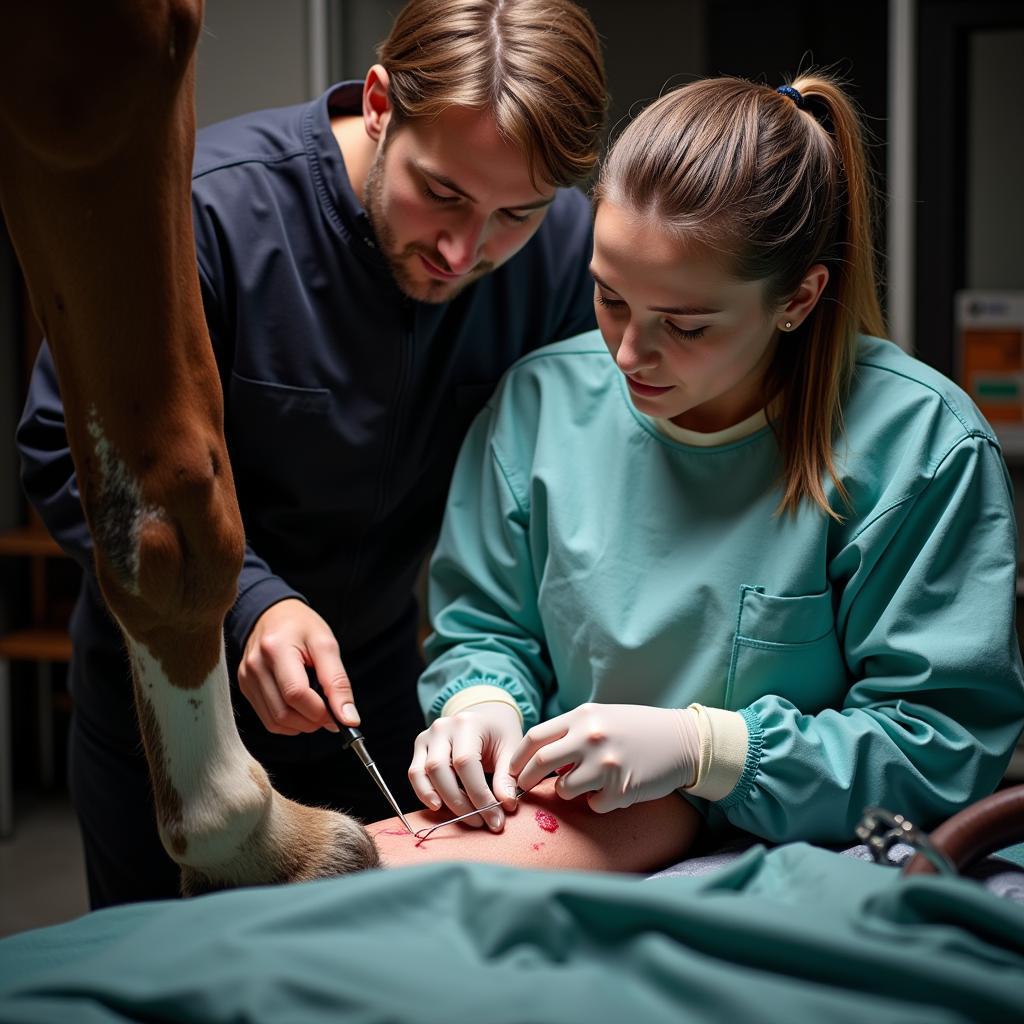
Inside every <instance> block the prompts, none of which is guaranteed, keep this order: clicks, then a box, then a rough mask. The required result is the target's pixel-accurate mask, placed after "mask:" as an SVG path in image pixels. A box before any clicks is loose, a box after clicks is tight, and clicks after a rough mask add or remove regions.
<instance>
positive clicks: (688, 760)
mask: <svg viewBox="0 0 1024 1024" xmlns="http://www.w3.org/2000/svg"><path fill="white" fill-rule="evenodd" d="M699 763H700V734H699V732H698V728H697V714H696V712H695V711H692V710H690V709H689V708H651V707H645V706H644V705H640V704H581V705H580V706H579V707H578V708H574V709H573V710H572V711H567V712H566V713H565V714H564V715H559V716H558V717H557V718H552V719H551V720H550V721H547V722H541V724H540V725H535V726H534V727H533V728H532V729H530V730H529V732H527V734H526V735H525V736H524V737H523V741H522V743H520V744H519V748H518V749H517V750H516V752H515V753H514V754H513V756H512V761H511V764H510V765H509V769H510V771H511V772H512V775H513V776H514V777H518V781H519V788H520V789H525V790H529V789H532V788H533V787H534V786H536V785H537V783H538V782H540V780H541V779H543V778H544V777H545V776H546V775H549V774H550V773H551V772H552V771H558V772H559V777H558V781H557V782H556V783H555V792H556V793H557V794H558V795H559V796H560V797H563V798H564V799H566V800H572V799H574V798H575V797H578V796H582V795H583V794H584V793H589V794H590V796H588V797H587V802H588V803H589V804H590V806H591V809H593V810H595V811H597V812H598V813H599V814H604V813H605V812H606V811H614V810H615V809H616V808H619V807H629V806H630V804H635V803H638V802H640V801H642V800H655V799H657V798H658V797H662V796H666V795H667V794H669V793H671V792H672V791H673V790H674V789H678V788H679V787H680V786H690V785H692V784H693V783H694V781H695V780H696V777H697V767H698V765H699ZM567 765H571V766H572V767H571V768H568V769H566V768H565V766H567ZM563 769H565V770H563Z"/></svg>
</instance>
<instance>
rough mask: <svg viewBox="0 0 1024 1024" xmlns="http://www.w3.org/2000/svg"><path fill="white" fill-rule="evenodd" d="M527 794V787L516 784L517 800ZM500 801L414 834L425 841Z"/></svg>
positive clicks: (421, 840) (487, 809)
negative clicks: (441, 830) (433, 834)
mask: <svg viewBox="0 0 1024 1024" xmlns="http://www.w3.org/2000/svg"><path fill="white" fill-rule="evenodd" d="M525 794H526V790H525V789H520V788H519V787H518V786H516V792H515V799H516V800H518V799H519V798H520V797H521V796H524V795H525ZM500 803H501V801H500V800H495V801H494V802H493V803H489V804H484V806H483V807H477V808H476V809H475V810H472V811H467V813H465V814H460V815H459V816H458V817H457V818H449V819H448V820H447V821H439V822H438V823H437V824H436V825H431V826H429V827H424V828H421V829H419V830H418V831H416V832H413V835H414V836H415V837H416V838H417V839H418V840H419V841H420V842H423V840H424V839H428V838H429V837H430V836H431V834H432V833H434V832H436V831H437V830H438V829H439V828H444V827H445V825H454V824H455V822H457V821H463V820H465V819H466V818H472V817H473V815H474V814H479V813H480V812H481V811H489V810H490V809H491V808H492V807H497V806H498V805H499V804H500ZM410 831H411V830H410Z"/></svg>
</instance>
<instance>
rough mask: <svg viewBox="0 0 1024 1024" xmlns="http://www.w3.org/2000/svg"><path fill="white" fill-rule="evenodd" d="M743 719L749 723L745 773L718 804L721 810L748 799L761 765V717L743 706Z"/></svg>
mask: <svg viewBox="0 0 1024 1024" xmlns="http://www.w3.org/2000/svg"><path fill="white" fill-rule="evenodd" d="M740 714H741V715H742V716H743V721H744V722H746V723H747V757H746V760H745V762H744V764H743V773H742V774H741V775H740V778H739V781H738V782H737V783H736V786H735V788H734V789H733V791H732V792H731V793H730V794H729V795H728V796H727V797H725V798H724V799H723V800H719V801H718V804H717V805H716V806H717V807H718V808H719V809H720V810H723V811H727V810H728V809H729V808H730V807H733V806H735V805H736V804H738V803H739V802H740V801H741V800H744V799H746V796H747V794H748V793H749V792H750V788H751V786H753V784H754V778H755V777H756V775H757V770H758V768H760V766H761V754H762V748H763V747H764V729H762V728H761V719H760V718H758V717H757V713H756V712H755V711H754V710H753V709H751V708H743V709H742V710H741V711H740Z"/></svg>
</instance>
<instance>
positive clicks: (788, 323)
mask: <svg viewBox="0 0 1024 1024" xmlns="http://www.w3.org/2000/svg"><path fill="white" fill-rule="evenodd" d="M782 329H783V330H784V331H791V330H793V321H792V320H787V321H786V322H785V323H784V324H783V325H782Z"/></svg>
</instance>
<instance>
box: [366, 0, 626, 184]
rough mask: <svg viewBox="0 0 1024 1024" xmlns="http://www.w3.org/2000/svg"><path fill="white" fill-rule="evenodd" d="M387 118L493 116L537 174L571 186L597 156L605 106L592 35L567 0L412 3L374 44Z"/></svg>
mask: <svg viewBox="0 0 1024 1024" xmlns="http://www.w3.org/2000/svg"><path fill="white" fill-rule="evenodd" d="M378 55H379V58H380V62H381V64H383V65H384V67H385V69H386V70H387V72H388V78H389V93H390V97H391V103H392V107H393V109H394V114H393V118H394V121H395V124H396V125H401V124H402V123H403V122H404V121H407V120H409V119H411V118H431V117H436V116H437V115H438V114H440V113H441V112H442V111H443V110H445V109H446V108H448V107H452V106H462V107H472V108H476V109H486V110H490V111H492V112H493V113H494V117H495V121H496V122H497V126H498V131H499V132H500V133H501V134H502V135H503V136H504V137H505V138H507V139H508V140H509V142H511V143H512V144H514V145H516V146H518V147H519V148H520V149H521V150H522V151H523V152H524V153H525V154H526V157H527V161H528V163H529V166H530V169H531V173H532V174H533V176H534V178H535V180H536V179H537V178H540V179H542V180H544V181H546V182H548V183H550V184H552V185H570V184H572V183H574V182H577V181H580V180H581V179H583V178H585V177H587V175H588V174H589V173H590V172H591V170H592V169H593V167H594V164H595V163H596V162H597V156H598V150H599V148H600V140H601V134H602V131H603V129H604V121H605V112H606V108H607V92H606V86H605V75H604V63H603V60H602V57H601V47H600V43H599V41H598V38H597V32H596V31H595V29H594V26H593V24H592V23H591V21H590V17H589V16H588V15H587V13H586V12H585V11H584V10H583V9H582V8H581V7H579V6H578V5H577V4H575V3H572V2H571V0H410V3H408V4H406V6H405V7H404V8H403V10H402V12H401V13H400V14H399V15H398V18H397V19H396V21H395V24H394V26H393V27H392V29H391V33H390V35H389V36H388V38H387V39H385V40H384V42H383V43H381V45H380V47H379V48H378Z"/></svg>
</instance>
